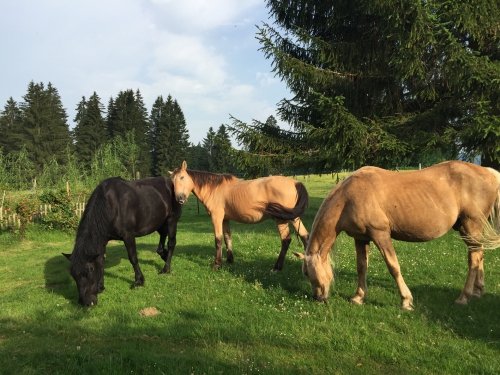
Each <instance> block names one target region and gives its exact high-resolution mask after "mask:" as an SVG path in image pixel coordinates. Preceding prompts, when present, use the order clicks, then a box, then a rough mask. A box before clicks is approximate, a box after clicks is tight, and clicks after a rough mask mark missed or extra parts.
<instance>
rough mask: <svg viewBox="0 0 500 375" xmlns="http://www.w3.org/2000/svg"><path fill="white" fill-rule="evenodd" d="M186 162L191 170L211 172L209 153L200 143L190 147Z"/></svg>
mask: <svg viewBox="0 0 500 375" xmlns="http://www.w3.org/2000/svg"><path fill="white" fill-rule="evenodd" d="M186 161H187V164H188V168H189V169H193V170H196V171H209V170H210V165H209V163H208V152H207V150H206V149H205V148H204V147H203V146H202V145H201V143H200V142H198V144H197V145H196V146H195V145H194V144H191V146H190V147H188V156H187V159H186Z"/></svg>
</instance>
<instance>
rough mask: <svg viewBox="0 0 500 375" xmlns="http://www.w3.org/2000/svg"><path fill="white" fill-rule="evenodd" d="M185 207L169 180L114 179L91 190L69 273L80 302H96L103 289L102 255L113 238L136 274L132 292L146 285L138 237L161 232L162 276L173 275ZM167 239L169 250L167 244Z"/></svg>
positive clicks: (71, 256) (153, 178)
mask: <svg viewBox="0 0 500 375" xmlns="http://www.w3.org/2000/svg"><path fill="white" fill-rule="evenodd" d="M181 213H182V207H181V205H179V204H178V203H177V201H176V200H175V199H174V195H173V185H172V181H170V179H169V178H167V177H150V178H142V179H139V180H135V181H125V180H123V179H122V178H120V177H112V178H108V179H106V180H104V181H102V182H101V183H100V184H99V185H98V186H97V187H96V188H95V190H94V191H93V193H92V195H91V196H90V198H89V201H88V203H87V205H86V207H85V211H84V212H83V216H82V220H81V221H80V224H79V225H78V231H77V233H76V240H75V247H74V248H73V252H72V253H71V254H63V255H64V256H66V257H67V258H68V259H69V260H70V273H71V276H73V278H74V279H75V281H76V286H77V288H78V295H79V298H78V302H79V303H80V304H82V305H86V306H89V305H95V304H97V293H100V292H102V291H103V290H104V254H105V251H106V244H107V242H108V241H109V240H123V242H124V243H125V247H126V248H127V253H128V258H129V260H130V263H132V266H133V267H134V272H135V282H134V284H133V285H132V288H134V287H136V286H142V285H143V284H144V275H143V274H142V271H141V269H140V268H139V262H138V260H137V251H136V244H135V238H136V237H141V236H145V235H147V234H150V233H153V232H154V231H158V233H159V234H160V242H159V243H158V247H157V249H156V252H157V253H158V254H159V255H160V256H161V258H162V259H163V260H164V261H165V266H164V267H163V269H162V270H161V271H160V273H168V272H170V261H171V259H172V254H173V252H174V247H175V244H176V233H177V222H178V220H179V217H180V216H181ZM167 236H168V244H167V251H166V250H165V240H166V238H167Z"/></svg>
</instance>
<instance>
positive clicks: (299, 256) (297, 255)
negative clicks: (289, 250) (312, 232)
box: [293, 251, 306, 259]
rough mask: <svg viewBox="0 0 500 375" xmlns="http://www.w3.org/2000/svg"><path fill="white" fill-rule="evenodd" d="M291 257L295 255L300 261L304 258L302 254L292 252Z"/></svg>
mask: <svg viewBox="0 0 500 375" xmlns="http://www.w3.org/2000/svg"><path fill="white" fill-rule="evenodd" d="M293 255H295V256H296V257H297V258H300V259H304V258H305V257H306V256H305V255H304V254H302V253H297V252H295V251H294V252H293Z"/></svg>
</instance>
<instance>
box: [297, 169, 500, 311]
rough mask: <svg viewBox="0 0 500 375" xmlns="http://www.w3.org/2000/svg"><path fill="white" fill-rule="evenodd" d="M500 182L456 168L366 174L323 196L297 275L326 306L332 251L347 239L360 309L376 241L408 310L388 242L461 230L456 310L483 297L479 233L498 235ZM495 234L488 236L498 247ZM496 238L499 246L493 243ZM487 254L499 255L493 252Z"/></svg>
mask: <svg viewBox="0 0 500 375" xmlns="http://www.w3.org/2000/svg"><path fill="white" fill-rule="evenodd" d="M499 186H500V174H499V173H498V172H497V171H495V170H493V169H491V168H484V167H480V166H478V165H474V164H470V163H465V162H461V161H448V162H444V163H440V164H437V165H434V166H432V167H429V168H426V169H423V170H420V171H414V172H404V173H403V172H392V171H386V170H384V169H380V168H376V167H363V168H361V169H359V170H357V171H356V172H354V173H353V174H351V175H350V176H349V177H347V178H346V179H345V180H344V181H342V182H341V183H339V184H338V185H337V186H335V187H334V188H333V190H332V191H331V192H330V193H329V194H328V195H327V197H326V198H325V200H324V201H323V203H322V204H321V207H320V208H319V210H318V213H317V214H316V218H315V219H314V223H313V226H312V229H311V235H310V238H309V242H308V245H307V248H306V252H305V254H300V253H294V254H295V255H296V256H298V257H299V258H301V259H303V264H302V271H303V272H304V274H305V275H306V276H308V278H309V281H310V282H311V285H312V289H313V298H314V299H316V300H318V301H325V302H326V300H327V298H328V291H329V287H330V283H331V281H332V279H333V274H332V268H331V266H330V264H329V255H328V253H329V251H330V248H331V247H332V246H333V244H334V241H335V239H336V238H337V236H338V235H339V234H340V233H341V232H342V231H345V232H346V233H347V234H348V235H349V236H351V237H353V238H354V243H355V246H356V259H357V271H358V287H357V291H356V294H355V295H354V297H353V298H352V299H351V302H352V303H354V304H362V303H363V302H364V301H365V297H366V293H367V286H366V271H367V267H368V257H369V248H370V241H373V242H374V243H375V245H376V246H377V248H378V249H379V251H380V253H381V254H382V256H383V258H384V260H385V263H386V264H387V267H388V269H389V272H390V273H391V275H392V277H393V278H394V280H395V281H396V284H397V286H398V289H399V294H400V295H401V308H402V309H406V310H411V309H412V305H413V297H412V295H411V292H410V290H409V289H408V287H407V286H406V284H405V282H404V280H403V276H402V275H401V270H400V266H399V262H398V259H397V257H396V253H395V252H394V246H393V243H392V240H391V238H393V239H396V240H401V241H408V242H425V241H430V240H432V239H435V238H438V237H441V236H443V235H444V234H445V233H446V232H448V231H449V230H450V228H453V229H455V230H458V231H459V233H460V234H461V237H462V239H463V240H464V242H465V243H466V245H467V247H468V250H469V251H468V262H469V271H468V275H467V278H466V281H465V286H464V288H463V290H462V293H461V295H460V297H459V298H458V299H457V300H456V301H455V304H457V305H465V304H467V302H468V301H469V299H470V298H471V297H480V296H481V295H482V294H483V292H484V270H483V248H484V246H483V244H484V242H485V237H484V236H483V230H484V228H485V227H487V228H488V227H489V228H490V229H491V226H490V225H489V223H488V221H487V219H486V218H487V217H488V216H490V221H492V222H493V224H494V226H495V227H496V228H498V225H497V222H498V216H497V212H498V208H499V197H500V192H499ZM497 233H498V231H496V232H495V233H493V238H491V241H493V239H494V240H495V241H497V240H498V239H499V238H498V235H497ZM495 236H496V238H495ZM491 247H493V248H494V247H498V245H496V246H491Z"/></svg>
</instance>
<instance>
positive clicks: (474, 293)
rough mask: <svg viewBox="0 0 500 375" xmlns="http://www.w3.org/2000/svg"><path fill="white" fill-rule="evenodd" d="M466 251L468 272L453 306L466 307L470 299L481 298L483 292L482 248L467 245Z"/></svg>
mask: <svg viewBox="0 0 500 375" xmlns="http://www.w3.org/2000/svg"><path fill="white" fill-rule="evenodd" d="M471 248H472V250H471ZM468 249H469V251H468V254H467V258H468V264H469V272H468V273H467V278H466V279H465V285H464V288H463V289H462V293H461V294H460V297H458V299H457V300H456V301H455V305H466V304H467V303H468V302H469V300H470V299H471V298H472V297H481V296H482V294H483V292H484V268H483V267H484V265H483V249H482V247H481V248H480V249H478V245H477V244H476V245H469V244H468Z"/></svg>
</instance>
